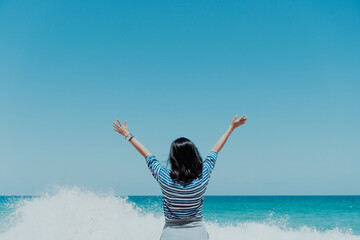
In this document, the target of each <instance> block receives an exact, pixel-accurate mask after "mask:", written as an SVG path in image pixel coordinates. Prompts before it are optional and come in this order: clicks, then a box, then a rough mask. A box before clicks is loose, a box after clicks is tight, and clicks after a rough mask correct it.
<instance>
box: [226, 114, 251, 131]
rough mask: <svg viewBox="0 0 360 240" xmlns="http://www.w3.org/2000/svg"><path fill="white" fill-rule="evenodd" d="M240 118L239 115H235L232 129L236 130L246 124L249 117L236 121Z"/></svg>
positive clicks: (231, 125)
mask: <svg viewBox="0 0 360 240" xmlns="http://www.w3.org/2000/svg"><path fill="white" fill-rule="evenodd" d="M237 117H238V115H235V117H234V118H233V120H232V121H231V124H230V127H231V128H232V129H235V128H237V127H239V126H241V125H243V124H245V122H246V120H247V117H246V115H244V116H242V117H241V118H239V119H238V120H236V118H237Z"/></svg>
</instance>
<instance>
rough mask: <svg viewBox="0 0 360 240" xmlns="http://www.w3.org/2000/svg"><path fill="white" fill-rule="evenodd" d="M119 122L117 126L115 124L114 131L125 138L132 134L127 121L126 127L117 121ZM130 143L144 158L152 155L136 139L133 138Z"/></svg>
mask: <svg viewBox="0 0 360 240" xmlns="http://www.w3.org/2000/svg"><path fill="white" fill-rule="evenodd" d="M117 122H118V123H119V124H116V123H115V122H113V127H114V129H113V130H114V131H115V132H118V133H120V134H121V135H123V136H124V137H126V136H127V135H128V134H130V131H129V127H128V125H127V122H126V121H125V125H122V124H121V122H120V121H119V120H118V119H117ZM130 143H131V144H132V145H133V146H134V147H135V148H136V150H137V151H138V152H139V153H140V154H141V155H143V156H144V157H146V156H149V155H151V153H150V151H149V150H147V148H146V147H144V145H142V144H141V142H139V141H138V140H137V139H136V138H135V137H132V138H131V140H130Z"/></svg>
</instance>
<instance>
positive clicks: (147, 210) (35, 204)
mask: <svg viewBox="0 0 360 240" xmlns="http://www.w3.org/2000/svg"><path fill="white" fill-rule="evenodd" d="M204 221H205V226H206V228H207V230H208V232H209V235H210V239H214V240H215V239H229V240H232V239H238V240H240V239H242V240H263V239H264V240H265V239H268V240H275V239H276V240H282V239H284V240H285V239H286V240H315V239H316V240H320V239H324V240H325V239H326V240H335V239H338V240H340V239H341V240H347V239H349V240H350V239H351V240H352V239H357V240H360V196H205V202H204ZM163 225H164V217H163V213H162V202H161V196H114V195H113V194H111V193H106V194H105V193H95V192H91V191H88V190H84V189H80V188H78V187H61V188H56V189H53V190H51V191H49V192H48V193H45V194H42V195H40V196H0V240H27V239H36V240H42V239H44V240H45V239H46V240H58V239H59V240H60V239H61V240H65V239H66V240H85V239H86V240H92V239H107V240H115V239H138V240H143V239H159V238H160V235H161V231H162V228H163Z"/></svg>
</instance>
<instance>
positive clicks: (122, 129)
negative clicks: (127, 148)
mask: <svg viewBox="0 0 360 240" xmlns="http://www.w3.org/2000/svg"><path fill="white" fill-rule="evenodd" d="M116 120H117V122H118V123H119V124H116V123H115V122H114V121H113V127H114V128H115V129H113V130H114V131H115V132H118V133H120V134H121V135H123V136H124V137H126V136H127V135H128V134H129V133H130V131H129V127H128V125H127V122H126V121H125V126H124V125H122V124H121V122H120V121H119V120H118V119H116Z"/></svg>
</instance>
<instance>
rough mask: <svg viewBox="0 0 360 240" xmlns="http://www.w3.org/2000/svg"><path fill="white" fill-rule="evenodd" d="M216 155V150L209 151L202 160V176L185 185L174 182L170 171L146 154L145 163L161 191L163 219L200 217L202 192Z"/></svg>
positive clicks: (152, 156)
mask: <svg viewBox="0 0 360 240" xmlns="http://www.w3.org/2000/svg"><path fill="white" fill-rule="evenodd" d="M217 155H218V154H217V152H215V151H210V153H209V154H208V155H207V157H206V158H205V160H204V162H203V171H202V177H201V178H198V179H195V180H193V181H192V182H191V183H190V184H189V185H187V186H186V187H184V186H183V185H181V184H179V183H177V182H174V181H173V180H172V179H171V177H170V171H169V170H168V169H166V168H165V167H164V166H162V165H161V164H160V162H159V161H158V160H157V158H156V157H155V156H154V155H148V156H146V158H145V159H146V162H147V165H148V167H149V169H150V171H151V173H152V175H153V176H154V178H155V180H156V181H157V182H158V183H159V184H160V187H161V191H162V193H163V208H164V215H165V220H173V219H182V218H202V214H203V213H202V210H203V202H204V193H205V190H206V188H207V185H208V183H209V178H210V175H211V172H212V171H213V169H214V166H215V162H216V159H217Z"/></svg>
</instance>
